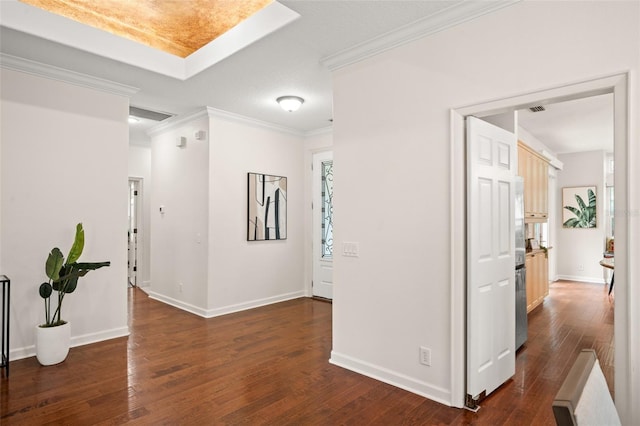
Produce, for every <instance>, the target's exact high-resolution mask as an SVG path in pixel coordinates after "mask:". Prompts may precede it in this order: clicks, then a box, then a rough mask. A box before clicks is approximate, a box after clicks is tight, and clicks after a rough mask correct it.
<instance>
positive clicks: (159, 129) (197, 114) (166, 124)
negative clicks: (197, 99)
mask: <svg viewBox="0 0 640 426" xmlns="http://www.w3.org/2000/svg"><path fill="white" fill-rule="evenodd" d="M207 116H208V115H207V110H206V109H200V110H197V111H194V112H191V113H189V114H185V115H174V116H173V117H171V118H167V119H166V120H162V122H160V123H158V124H156V125H155V126H153V127H151V128H150V129H149V130H147V135H149V136H156V135H158V134H160V133H165V132H168V131H169V130H174V129H177V128H179V127H182V126H183V125H184V124H186V123H189V122H191V121H194V120H197V119H199V118H202V117H207Z"/></svg>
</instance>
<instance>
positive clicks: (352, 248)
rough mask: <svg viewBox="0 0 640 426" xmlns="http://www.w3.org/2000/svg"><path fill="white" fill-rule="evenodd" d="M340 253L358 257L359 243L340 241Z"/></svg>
mask: <svg viewBox="0 0 640 426" xmlns="http://www.w3.org/2000/svg"><path fill="white" fill-rule="evenodd" d="M342 255H343V256H347V257H359V256H360V244H359V243H348V242H344V243H342Z"/></svg>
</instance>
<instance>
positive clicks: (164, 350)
mask: <svg viewBox="0 0 640 426" xmlns="http://www.w3.org/2000/svg"><path fill="white" fill-rule="evenodd" d="M129 292H130V312H129V313H130V326H131V336H129V337H128V338H120V339H113V340H110V341H106V342H101V343H96V344H92V345H87V346H82V347H77V348H72V349H71V351H70V353H69V357H68V358H67V360H66V361H65V362H63V363H62V364H59V365H56V366H50V367H41V366H40V365H39V364H38V362H37V361H36V359H35V357H32V358H27V359H22V360H17V361H13V362H12V363H11V376H10V377H9V378H6V377H4V375H3V376H2V378H1V379H0V382H1V383H0V384H1V390H2V396H1V397H0V403H1V412H0V423H2V425H5V424H6V425H23V424H24V425H39V424H64V425H89V424H105V425H106V424H123V423H129V422H130V423H137V424H144V425H148V424H153V425H158V424H184V425H189V424H194V425H205V424H207V425H213V424H227V425H236V424H249V425H260V424H268V425H342V424H346V425H349V424H351V425H369V424H377V425H435V424H441V425H444V424H487V425H489V424H491V425H498V424H509V425H545V424H554V421H553V414H552V411H551V401H552V400H553V397H554V396H555V393H556V392H557V390H558V388H559V387H560V384H561V382H562V380H563V378H564V376H565V375H566V373H567V372H568V370H569V368H570V366H571V364H572V362H573V361H574V359H575V357H576V356H577V354H578V352H579V351H580V350H581V349H582V348H595V349H596V351H597V354H598V357H599V359H600V362H601V365H602V369H603V371H604V373H605V377H606V378H607V380H608V382H609V384H610V387H612V386H611V385H612V380H613V296H610V297H609V296H607V287H606V286H604V285H595V284H581V283H571V282H558V283H554V284H552V285H551V290H550V295H549V297H548V298H547V299H546V300H545V302H544V304H543V305H542V306H540V307H539V308H537V309H536V310H535V311H533V312H532V313H530V314H529V340H528V342H527V343H526V345H525V347H523V348H522V350H521V351H519V352H518V357H517V362H516V375H515V376H514V378H513V379H512V380H510V381H508V382H507V383H506V384H504V385H503V386H502V387H501V388H500V389H499V390H498V391H496V392H494V393H493V394H492V395H490V396H489V397H488V398H487V399H486V400H485V401H484V402H483V403H482V404H481V409H480V410H479V411H478V412H477V413H472V412H470V411H467V410H461V409H456V408H450V407H446V406H444V405H441V404H438V403H436V402H432V401H429V400H427V399H425V398H422V397H420V396H418V395H414V394H412V393H409V392H406V391H404V390H401V389H398V388H395V387H393V386H390V385H387V384H384V383H381V382H378V381H375V380H373V379H369V378H367V377H364V376H361V375H359V374H356V373H353V372H351V371H348V370H345V369H342V368H339V367H336V366H333V365H330V364H329V363H328V362H327V360H328V358H329V354H330V350H331V308H332V305H331V304H329V303H326V302H322V301H317V300H312V299H296V300H291V301H288V302H283V303H278V304H274V305H270V306H266V307H261V308H257V309H253V310H250V311H245V312H240V313H236V314H230V315H226V316H223V317H218V318H213V319H203V318H199V317H197V316H195V315H191V314H188V313H185V312H182V311H180V310H178V309H175V308H172V307H170V306H167V305H164V304H162V303H160V302H157V301H153V300H151V299H149V298H148V297H147V296H146V295H145V294H144V293H143V292H142V291H140V290H138V289H130V290H129Z"/></svg>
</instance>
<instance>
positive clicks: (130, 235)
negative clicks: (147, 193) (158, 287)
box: [127, 178, 142, 287]
mask: <svg viewBox="0 0 640 426" xmlns="http://www.w3.org/2000/svg"><path fill="white" fill-rule="evenodd" d="M141 187H142V179H141V178H129V204H128V206H129V208H128V213H129V214H128V229H127V253H128V257H127V287H137V286H138V270H139V263H140V262H139V260H140V251H141V250H140V248H141V246H142V241H141V238H140V237H141V234H140V232H139V230H140V229H141V227H140V216H141V213H142V210H141V191H140V188H141Z"/></svg>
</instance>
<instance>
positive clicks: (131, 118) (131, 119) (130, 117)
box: [129, 115, 140, 124]
mask: <svg viewBox="0 0 640 426" xmlns="http://www.w3.org/2000/svg"><path fill="white" fill-rule="evenodd" d="M138 121H140V119H139V118H137V117H134V116H133V115H130V116H129V123H130V124H133V123H137V122H138Z"/></svg>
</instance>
